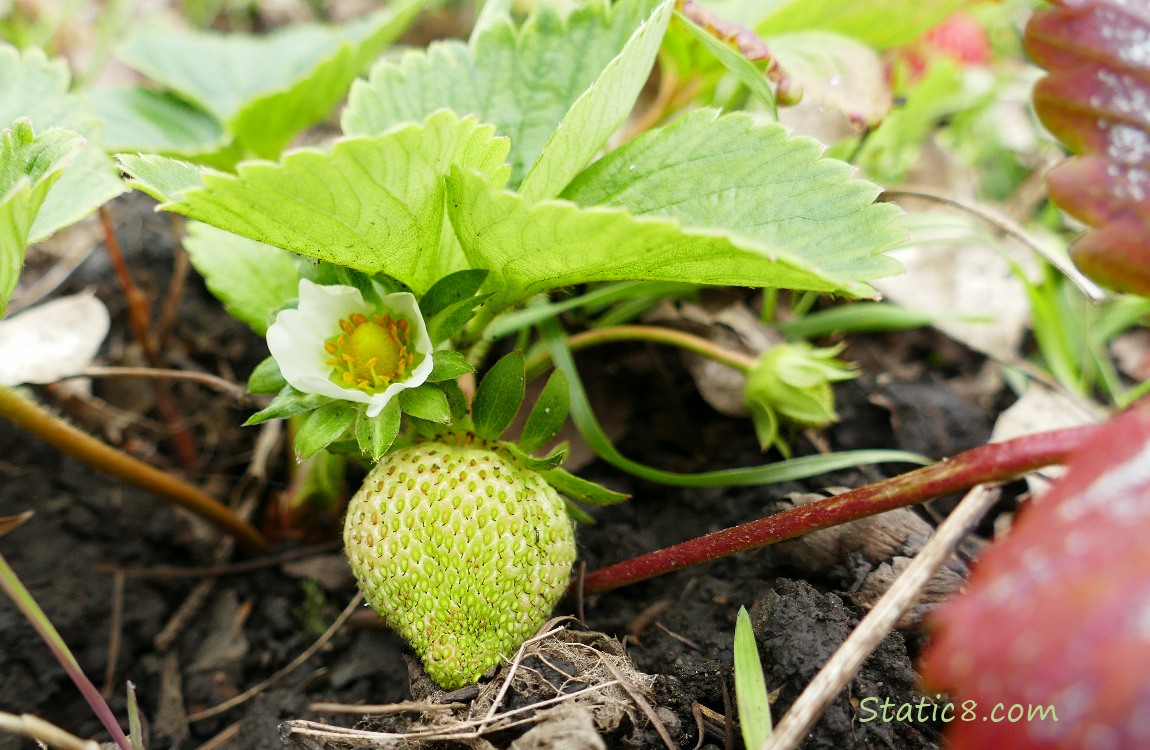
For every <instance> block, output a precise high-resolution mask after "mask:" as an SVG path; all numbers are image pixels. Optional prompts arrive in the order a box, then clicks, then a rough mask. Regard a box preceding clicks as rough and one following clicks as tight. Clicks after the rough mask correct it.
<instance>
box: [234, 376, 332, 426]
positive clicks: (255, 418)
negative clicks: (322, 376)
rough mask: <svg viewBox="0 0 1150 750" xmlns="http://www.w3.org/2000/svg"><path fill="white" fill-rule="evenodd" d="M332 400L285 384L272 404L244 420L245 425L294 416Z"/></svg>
mask: <svg viewBox="0 0 1150 750" xmlns="http://www.w3.org/2000/svg"><path fill="white" fill-rule="evenodd" d="M330 400H331V399H329V398H328V397H327V396H321V395H319V394H318V393H302V392H300V391H297V390H296V389H295V388H292V387H291V386H290V385H285V386H284V387H283V390H281V391H280V392H279V393H277V394H276V397H275V398H273V399H272V402H271V403H270V404H268V405H267V406H266V407H264V408H263V409H260V410H259V411H257V412H256V413H255V414H253V415H251V416H250V417H248V421H246V422H244V427H251V426H252V425H256V424H261V423H263V422H266V421H268V420H269V419H287V418H288V417H294V416H295V415H297V414H303V413H304V412H308V411H311V410H312V409H316V408H318V407H320V406H321V405H323V404H325V403H327V402H328V401H330Z"/></svg>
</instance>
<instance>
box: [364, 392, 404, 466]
mask: <svg viewBox="0 0 1150 750" xmlns="http://www.w3.org/2000/svg"><path fill="white" fill-rule="evenodd" d="M402 414H403V411H402V410H401V409H400V408H399V400H398V399H394V398H393V399H392V400H391V401H388V402H387V403H386V404H385V405H384V407H383V411H381V412H380V413H379V414H378V415H376V416H374V417H368V416H367V412H366V410H365V411H362V412H360V413H359V416H357V417H356V419H355V441H356V444H357V445H358V446H359V450H360V452H361V453H363V454H364V455H365V456H368V457H370V458H371V460H372V461H378V460H379V459H381V458H383V455H384V454H385V453H387V449H388V448H390V447H391V445H392V443H394V442H395V436H396V435H398V434H399V423H400V417H401V416H402Z"/></svg>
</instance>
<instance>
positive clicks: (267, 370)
mask: <svg viewBox="0 0 1150 750" xmlns="http://www.w3.org/2000/svg"><path fill="white" fill-rule="evenodd" d="M287 384H288V383H287V381H286V380H284V376H283V373H281V372H280V364H279V362H276V358H275V357H268V358H267V359H265V360H264V361H263V362H260V363H259V364H258V365H256V369H254V370H252V374H251V376H250V377H248V390H249V391H251V392H252V393H278V392H279V391H282V390H283V389H284V388H286V387H287Z"/></svg>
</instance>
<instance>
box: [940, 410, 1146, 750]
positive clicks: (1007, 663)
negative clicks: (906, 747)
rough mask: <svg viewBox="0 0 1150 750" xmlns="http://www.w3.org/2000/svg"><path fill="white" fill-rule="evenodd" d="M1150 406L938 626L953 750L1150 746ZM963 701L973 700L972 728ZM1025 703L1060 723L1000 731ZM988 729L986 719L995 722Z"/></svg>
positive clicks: (1029, 512)
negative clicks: (951, 706)
mask: <svg viewBox="0 0 1150 750" xmlns="http://www.w3.org/2000/svg"><path fill="white" fill-rule="evenodd" d="M1148 540H1150V400H1143V401H1142V402H1140V403H1139V404H1138V405H1137V406H1135V407H1134V408H1133V409H1131V410H1130V411H1128V412H1126V413H1124V414H1122V415H1120V416H1118V417H1116V418H1115V419H1113V420H1112V421H1111V422H1110V423H1109V424H1108V425H1106V426H1105V427H1104V430H1103V434H1102V437H1101V439H1099V440H1098V441H1097V442H1096V443H1094V444H1092V445H1091V446H1090V447H1089V448H1087V449H1086V450H1084V451H1083V452H1082V453H1081V454H1080V455H1078V456H1076V457H1075V458H1074V459H1073V460H1072V461H1071V463H1070V467H1069V471H1068V473H1067V475H1066V477H1065V478H1064V479H1062V480H1061V481H1060V482H1059V483H1058V484H1057V486H1056V487H1055V488H1054V489H1053V490H1052V491H1051V492H1050V493H1049V494H1048V495H1047V496H1046V497H1044V498H1042V499H1041V500H1040V501H1036V502H1035V503H1034V504H1033V505H1032V506H1031V507H1027V508H1026V509H1025V511H1024V512H1023V513H1022V514H1021V518H1020V519H1018V521H1017V523H1016V524H1015V526H1014V528H1013V529H1012V530H1011V532H1010V535H1009V537H1008V538H1007V539H1006V540H1005V541H1004V542H1003V543H1001V544H998V545H995V546H994V547H992V548H991V549H990V550H989V551H988V552H987V553H986V554H985V555H984V556H983V557H982V559H981V560H980V561H979V564H978V566H977V569H976V570H975V573H974V575H973V576H972V578H971V583H970V587H969V589H968V590H967V591H966V593H964V594H963V595H961V596H959V597H958V598H956V599H955V600H953V601H952V602H950V603H949V604H947V605H946V606H945V607H944V608H943V609H942V610H941V611H940V612H939V613H938V616H937V619H936V624H937V626H938V630H937V634H936V637H935V639H934V641H933V642H932V644H931V646H930V647H929V648H928V650H927V653H926V654H925V656H924V659H923V673H924V676H925V678H926V680H927V681H928V682H929V683H931V684H932V685H934V686H935V688H934V689H947V690H950V691H952V692H953V693H954V695H955V703H956V705H957V706H958V708H957V709H956V711H955V721H954V722H952V723H951V724H950V725H949V727H948V737H949V739H950V744H949V745H948V747H950V748H952V750H963V749H964V748H987V747H1009V748H1017V749H1020V750H1029V749H1038V748H1043V749H1053V748H1058V749H1059V750H1068V749H1069V748H1083V749H1085V748H1114V749H1115V750H1119V749H1122V748H1143V747H1150V714H1147V713H1146V710H1145V708H1146V706H1147V705H1150V543H1148ZM963 701H975V702H976V703H975V704H968V705H973V708H974V711H973V713H972V714H969V715H967V716H968V718H969V719H971V720H963V716H964V713H963V710H962V702H963ZM998 704H1003V707H1002V708H1000V709H999V712H998V715H999V716H1006V715H1007V714H1008V712H1009V711H1010V709H1011V707H1012V706H1014V705H1016V704H1017V705H1019V706H1021V707H1022V708H1021V709H1019V710H1022V711H1023V712H1024V716H1025V712H1028V711H1029V710H1031V707H1035V708H1041V707H1045V706H1053V708H1054V712H1055V714H1056V715H1057V717H1058V720H1057V721H1054V720H1053V718H1052V716H1050V715H1048V716H1046V717H1045V718H1038V717H1037V716H1034V717H1032V718H1030V720H1027V719H1026V718H1023V719H1022V720H1020V721H1016V722H1011V721H1000V722H995V721H994V720H993V718H992V717H993V716H994V714H993V713H992V712H993V711H994V708H995V706H996V705H998ZM984 717H986V718H984Z"/></svg>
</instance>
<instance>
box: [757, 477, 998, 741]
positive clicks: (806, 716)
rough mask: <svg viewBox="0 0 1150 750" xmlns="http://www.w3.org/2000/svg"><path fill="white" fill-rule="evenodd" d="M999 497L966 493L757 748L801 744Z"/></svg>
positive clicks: (984, 491) (985, 491)
mask: <svg viewBox="0 0 1150 750" xmlns="http://www.w3.org/2000/svg"><path fill="white" fill-rule="evenodd" d="M1000 494H1001V493H1000V492H999V490H998V489H997V488H990V487H986V486H984V485H980V486H978V487H975V488H974V489H973V490H971V491H970V492H969V493H967V495H966V497H964V498H963V499H962V502H960V503H959V504H958V505H957V506H956V507H955V509H954V510H953V511H951V514H950V515H949V516H948V517H947V519H946V520H945V521H943V522H942V525H941V526H939V527H938V529H936V530H935V533H934V536H932V537H931V538H930V541H928V542H927V543H926V545H925V546H924V547H923V548H922V551H920V552H919V553H918V556H917V557H915V559H914V561H913V562H912V563H911V564H910V565H909V566H908V567H907V569H906V570H905V571H904V572H903V574H902V575H901V576H899V577H898V580H897V581H895V582H894V585H892V586H891V587H890V589H889V590H888V591H887V592H886V593H885V594H883V596H882V598H881V599H879V601H878V604H876V605H875V606H874V608H873V609H871V611H870V612H868V613H867V615H866V617H864V618H863V619H862V622H860V623H859V624H858V627H857V628H855V629H854V632H852V633H851V634H850V635H849V636H848V637H847V639H846V641H844V642H843V645H841V646H839V648H838V650H837V651H835V653H834V654H833V655H832V656H831V658H830V660H829V661H827V663H826V665H825V666H824V667H823V668H822V670H820V671H819V673H818V674H817V675H815V678H814V679H813V680H811V683H810V684H809V685H807V688H806V690H804V691H803V692H802V694H801V695H800V696H799V697H798V699H797V700H796V701H795V702H794V704H793V705H792V706H791V710H790V711H787V713H786V715H785V716H783V718H782V720H781V721H779V724H778V726H777V727H775V731H774V732H772V733H771V736H770V737H769V738H767V741H766V742H764V743H763V744H762V745H761V746H760V747H759V750H792V748H796V747H798V746H799V743H800V742H802V740H803V738H804V737H805V736H806V734H807V731H809V730H810V728H811V726H812V725H813V724H814V723H815V721H817V720H818V718H819V716H821V715H822V713H823V711H824V710H825V709H826V707H827V704H829V703H830V702H831V700H833V699H834V697H835V696H836V695H838V694H839V692H840V691H841V690H842V689H843V688H844V687H845V686H846V684H847V683H848V682H850V680H851V677H853V676H854V675H855V673H856V672H858V670H859V668H860V667H862V664H863V662H864V661H866V660H867V657H869V656H870V655H871V654H872V653H873V652H874V650H875V649H876V648H878V645H879V644H880V643H881V642H882V640H883V638H886V635H887V633H889V632H890V631H891V629H892V628H893V627H894V626H895V623H897V622H898V620H899V618H900V617H902V616H903V614H904V613H905V612H906V611H907V610H908V609H910V608H911V607H912V606H913V605H914V603H915V602H916V601H917V600H918V598H919V596H921V595H922V592H923V591H924V590H925V589H926V586H927V584H928V583H930V579H931V577H932V576H933V575H934V574H935V572H936V571H937V570H938V569H939V568H940V567H942V565H943V563H945V562H946V560H947V559H948V558H949V557H950V556H951V555H952V554H954V550H955V548H956V547H958V544H959V542H961V541H962V538H963V537H964V536H966V533H967V531H969V530H970V528H971V527H972V526H973V525H974V524H976V523H978V520H979V519H980V518H982V516H983V515H984V514H985V513H986V512H987V511H988V510H990V508H991V506H993V505H994V503H995V502H997V501H998V497H999V495H1000Z"/></svg>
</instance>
